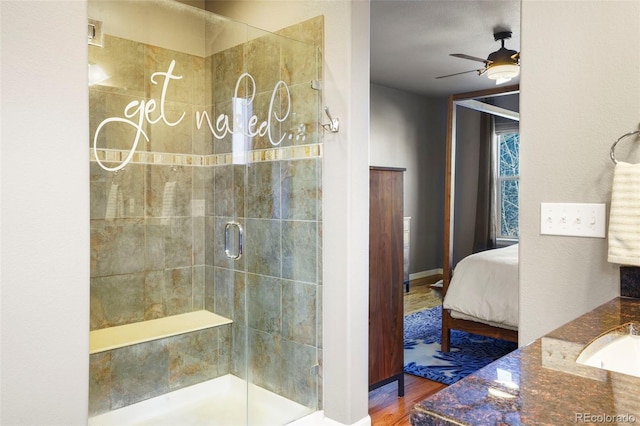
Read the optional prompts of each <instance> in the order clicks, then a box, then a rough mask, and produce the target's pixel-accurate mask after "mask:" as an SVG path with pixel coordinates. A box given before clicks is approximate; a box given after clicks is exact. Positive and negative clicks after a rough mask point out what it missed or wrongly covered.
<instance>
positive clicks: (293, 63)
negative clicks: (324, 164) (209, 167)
mask: <svg viewBox="0 0 640 426" xmlns="http://www.w3.org/2000/svg"><path fill="white" fill-rule="evenodd" d="M316 25H317V24H316ZM301 31H304V28H303V29H302V30H301ZM248 38H249V41H248V42H247V44H246V45H245V46H244V53H245V55H244V56H243V58H244V63H243V64H244V65H243V67H238V68H242V69H243V73H242V75H241V77H240V78H239V79H238V81H237V84H236V86H235V87H236V91H235V92H234V96H233V97H232V99H231V102H230V104H231V105H230V108H231V111H232V112H233V114H234V117H233V123H234V125H235V126H236V127H235V130H234V132H233V133H232V134H231V135H230V140H229V141H226V142H224V141H220V142H221V143H220V144H219V145H217V148H216V153H220V154H227V155H229V157H228V158H230V160H231V163H232V164H228V165H224V166H218V167H216V168H215V172H214V176H215V181H214V192H215V197H214V206H216V207H215V208H216V214H217V215H218V214H219V216H217V217H216V224H215V227H216V232H215V235H224V239H223V241H224V247H219V250H218V251H217V252H218V253H220V254H222V253H224V259H222V260H220V261H219V262H218V263H217V264H216V267H215V268H214V270H215V271H214V289H215V291H216V293H215V294H214V300H221V299H224V298H225V297H226V298H228V297H229V296H228V295H230V294H233V306H234V313H233V320H234V323H233V326H232V351H233V352H232V353H233V355H232V361H231V364H232V366H231V372H232V374H234V375H236V376H238V377H241V378H244V379H246V380H247V382H248V387H247V407H246V409H247V424H252V425H253V424H265V425H267V424H285V423H289V422H291V421H292V420H295V419H297V418H299V417H302V416H304V415H307V414H309V413H311V412H313V411H316V410H317V409H318V406H319V403H318V401H319V395H320V392H321V380H320V376H319V366H318V352H319V350H320V349H319V343H318V342H319V332H318V326H319V324H320V323H321V318H320V312H321V309H320V295H321V286H320V271H321V265H320V262H319V259H320V258H321V245H320V238H321V218H320V205H321V187H320V182H321V144H320V140H319V138H320V134H319V131H318V127H319V126H318V111H319V99H320V93H319V92H318V91H317V90H316V89H314V88H313V87H317V84H313V85H312V82H314V81H317V77H318V62H317V58H318V53H317V48H316V47H315V46H313V45H308V44H304V43H301V42H298V41H295V40H292V39H289V38H286V37H283V36H280V35H275V34H270V33H266V32H263V31H260V30H257V29H254V28H250V29H249V37H248ZM236 69H237V68H236ZM217 78H218V77H217V76H216V77H215V79H216V80H217ZM312 86H313V87H312ZM221 102H228V101H227V100H221ZM225 150H226V151H225ZM230 287H233V290H230ZM217 292H219V293H221V294H222V295H223V296H222V297H220V296H219V295H218V293H217ZM225 295H227V296H225ZM216 306H217V305H216ZM227 306H229V303H227Z"/></svg>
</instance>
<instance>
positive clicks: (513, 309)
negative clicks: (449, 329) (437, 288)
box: [442, 244, 518, 330]
mask: <svg viewBox="0 0 640 426" xmlns="http://www.w3.org/2000/svg"><path fill="white" fill-rule="evenodd" d="M442 306H443V308H445V309H451V310H452V316H453V317H454V318H456V317H458V318H462V319H472V320H474V321H479V322H483V323H486V324H490V325H495V326H498V327H503V328H509V329H512V330H517V328H518V245H517V244H514V245H511V246H509V247H504V248H500V249H495V250H487V251H483V252H479V253H474V254H472V255H470V256H467V257H465V258H464V259H462V260H461V261H460V262H459V263H458V265H456V268H455V270H454V272H453V277H452V278H451V282H450V283H449V287H448V289H447V294H446V295H445V297H444V301H443V303H442Z"/></svg>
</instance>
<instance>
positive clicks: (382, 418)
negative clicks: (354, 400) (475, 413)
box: [369, 374, 447, 426]
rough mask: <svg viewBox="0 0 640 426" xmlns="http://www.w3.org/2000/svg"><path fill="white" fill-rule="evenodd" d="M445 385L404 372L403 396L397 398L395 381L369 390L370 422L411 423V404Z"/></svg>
mask: <svg viewBox="0 0 640 426" xmlns="http://www.w3.org/2000/svg"><path fill="white" fill-rule="evenodd" d="M446 387H447V385H443V384H442V383H438V382H434V381H431V380H427V379H423V378H422V377H417V376H412V375H410V374H405V375H404V396H403V397H400V398H398V385H397V383H396V382H393V383H389V384H387V385H384V386H381V387H379V388H378V389H375V390H372V391H371V392H369V416H371V424H372V425H374V426H383V425H384V426H408V425H411V421H410V418H411V409H412V408H413V406H414V405H416V404H417V403H418V402H420V401H422V400H423V399H426V398H427V397H429V396H431V395H433V394H434V393H436V392H438V391H439V390H441V389H444V388H446Z"/></svg>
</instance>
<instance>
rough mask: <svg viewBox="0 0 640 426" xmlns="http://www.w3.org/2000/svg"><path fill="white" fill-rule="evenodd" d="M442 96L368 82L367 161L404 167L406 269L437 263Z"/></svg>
mask: <svg viewBox="0 0 640 426" xmlns="http://www.w3.org/2000/svg"><path fill="white" fill-rule="evenodd" d="M446 106H447V102H446V99H444V98H442V99H433V98H427V97H424V96H420V95H417V94H413V93H409V92H405V91H401V90H397V89H392V88H388V87H384V86H381V85H377V84H372V85H371V106H370V108H371V110H370V113H371V117H370V126H371V127H370V131H371V135H370V137H371V139H370V147H369V149H370V151H369V155H370V157H369V158H370V160H369V161H370V164H371V165H372V166H387V167H404V168H406V169H407V171H406V172H405V178H404V215H405V216H411V248H410V250H411V259H410V266H409V268H410V269H409V272H410V273H417V272H423V271H429V270H433V269H438V268H442V234H443V231H442V221H443V214H444V211H443V209H444V207H443V205H444V157H445V142H446V122H447V116H446Z"/></svg>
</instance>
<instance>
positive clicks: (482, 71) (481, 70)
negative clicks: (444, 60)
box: [436, 68, 487, 79]
mask: <svg viewBox="0 0 640 426" xmlns="http://www.w3.org/2000/svg"><path fill="white" fill-rule="evenodd" d="M486 70H487V69H486V68H480V69H479V70H469V71H463V72H457V73H455V74H448V75H441V76H440V77H436V79H438V78H447V77H453V76H454V75H461V74H468V73H470V72H475V73H478V75H481V74H484V72H485V71H486Z"/></svg>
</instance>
